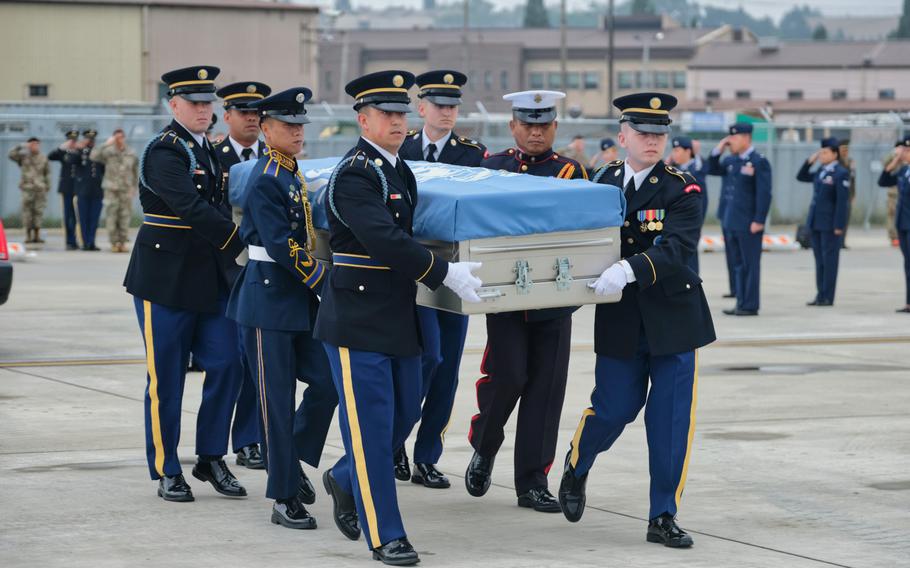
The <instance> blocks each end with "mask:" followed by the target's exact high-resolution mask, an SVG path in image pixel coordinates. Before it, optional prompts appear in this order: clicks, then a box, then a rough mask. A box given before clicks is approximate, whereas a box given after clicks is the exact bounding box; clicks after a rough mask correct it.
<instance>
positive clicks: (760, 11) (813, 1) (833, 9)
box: [296, 0, 903, 21]
mask: <svg viewBox="0 0 910 568" xmlns="http://www.w3.org/2000/svg"><path fill="white" fill-rule="evenodd" d="M296 1H298V2H302V3H307V4H309V3H313V4H319V5H321V6H332V5H333V4H334V3H333V2H332V1H331V0H309V1H307V0H296ZM491 1H492V2H493V3H494V4H498V5H500V6H511V5H514V4H515V2H517V1H520V0H491ZM620 1H622V0H617V3H618V2H620ZM451 2H452V0H437V3H439V4H448V3H451ZM545 2H546V4H547V5H554V4H558V3H559V0H545ZM568 2H569V7H570V8H571V7H576V6H577V7H584V6H588V5H589V4H590V2H589V0H568ZM698 2H699V3H700V4H702V5H712V6H720V7H725V8H730V7H733V6H737V5H742V6H744V7H745V8H746V11H747V12H749V13H750V14H752V15H753V16H757V17H763V16H771V18H773V19H774V20H775V21H777V20H779V19H780V16H781V15H783V14H784V13H785V12H787V11H788V10H789V9H790V8H791V7H792V6H793V4H794V3H798V4H800V5H809V6H812V7H813V8H817V9H819V10H821V12H822V13H823V14H825V15H829V16H843V15H857V14H856V12H857V7H858V5H862V15H864V16H894V17H895V18H897V17H899V15H900V13H901V7H902V5H903V2H902V0H749V1H748V2H738V3H737V2H735V1H732V2H731V1H730V0H698ZM351 3H352V4H353V5H354V7H355V8H356V7H357V6H375V7H382V6H411V7H414V8H418V7H420V6H422V5H423V2H422V1H421V0H368V1H366V0H352V2H351Z"/></svg>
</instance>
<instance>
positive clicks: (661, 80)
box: [654, 71, 670, 89]
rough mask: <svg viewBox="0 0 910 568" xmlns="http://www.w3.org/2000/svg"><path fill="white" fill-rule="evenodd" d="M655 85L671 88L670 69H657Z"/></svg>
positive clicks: (661, 87) (659, 87)
mask: <svg viewBox="0 0 910 568" xmlns="http://www.w3.org/2000/svg"><path fill="white" fill-rule="evenodd" d="M654 87H655V88H657V89H669V88H670V73H669V71H655V72H654Z"/></svg>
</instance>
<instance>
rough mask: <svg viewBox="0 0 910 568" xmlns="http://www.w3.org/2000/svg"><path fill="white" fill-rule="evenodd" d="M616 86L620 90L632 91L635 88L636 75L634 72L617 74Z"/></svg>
mask: <svg viewBox="0 0 910 568" xmlns="http://www.w3.org/2000/svg"><path fill="white" fill-rule="evenodd" d="M616 84H617V85H619V88H620V89H631V88H633V87H634V86H635V73H634V72H632V71H620V72H619V73H617V74H616Z"/></svg>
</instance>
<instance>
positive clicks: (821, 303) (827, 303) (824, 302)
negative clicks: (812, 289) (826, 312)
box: [815, 300, 834, 307]
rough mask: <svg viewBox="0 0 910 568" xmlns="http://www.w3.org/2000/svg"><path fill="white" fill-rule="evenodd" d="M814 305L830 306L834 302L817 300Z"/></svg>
mask: <svg viewBox="0 0 910 568" xmlns="http://www.w3.org/2000/svg"><path fill="white" fill-rule="evenodd" d="M815 305H816V306H819V307H830V306H833V305H834V302H833V301H832V300H819V301H818V302H817V303H816V304H815Z"/></svg>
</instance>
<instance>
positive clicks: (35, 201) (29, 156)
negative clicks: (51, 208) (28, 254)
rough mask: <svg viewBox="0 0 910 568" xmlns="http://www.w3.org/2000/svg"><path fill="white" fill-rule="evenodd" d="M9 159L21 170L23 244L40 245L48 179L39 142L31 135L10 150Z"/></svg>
mask: <svg viewBox="0 0 910 568" xmlns="http://www.w3.org/2000/svg"><path fill="white" fill-rule="evenodd" d="M9 159H10V160H12V161H14V162H16V163H17V164H19V168H20V169H21V170H22V177H21V179H20V180H19V189H21V190H22V226H23V227H25V229H26V232H27V236H26V239H25V242H26V243H43V242H44V240H43V239H42V238H41V221H42V220H43V219H44V208H45V206H47V191H48V189H50V187H51V178H50V168H49V167H48V162H47V156H45V155H44V154H42V153H41V141H40V140H38V139H37V138H35V137H34V136H33V137H31V138H29V139H28V142H27V143H25V144H17V145H16V146H14V147H13V149H12V150H10V151H9Z"/></svg>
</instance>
